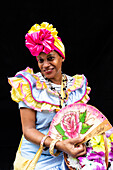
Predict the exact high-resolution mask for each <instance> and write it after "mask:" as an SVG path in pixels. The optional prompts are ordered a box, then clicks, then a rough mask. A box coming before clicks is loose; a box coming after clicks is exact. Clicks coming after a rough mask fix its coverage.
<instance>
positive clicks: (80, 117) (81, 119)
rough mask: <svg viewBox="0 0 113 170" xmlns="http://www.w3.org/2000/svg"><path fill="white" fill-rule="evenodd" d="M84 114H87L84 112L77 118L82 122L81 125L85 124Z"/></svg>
mask: <svg viewBox="0 0 113 170" xmlns="http://www.w3.org/2000/svg"><path fill="white" fill-rule="evenodd" d="M86 113H87V111H85V112H84V113H80V116H79V119H80V122H82V123H84V122H85V118H86Z"/></svg>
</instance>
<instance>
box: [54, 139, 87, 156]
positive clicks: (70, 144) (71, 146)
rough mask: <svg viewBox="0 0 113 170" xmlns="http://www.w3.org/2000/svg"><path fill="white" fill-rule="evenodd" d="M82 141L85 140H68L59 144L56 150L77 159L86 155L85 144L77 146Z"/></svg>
mask: <svg viewBox="0 0 113 170" xmlns="http://www.w3.org/2000/svg"><path fill="white" fill-rule="evenodd" d="M82 141H83V139H82V138H80V137H78V138H74V139H66V140H64V141H60V142H57V143H56V148H57V149H58V150H61V151H63V152H65V153H67V154H69V155H70V156H72V157H74V158H76V157H78V156H82V155H84V154H86V146H85V145H84V144H80V145H77V144H79V143H80V142H82ZM75 145H77V147H75Z"/></svg>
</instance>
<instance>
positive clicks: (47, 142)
mask: <svg viewBox="0 0 113 170" xmlns="http://www.w3.org/2000/svg"><path fill="white" fill-rule="evenodd" d="M52 141H53V139H52V138H51V137H50V136H48V138H46V139H45V141H44V146H46V147H48V148H49V147H50V144H51V142H52Z"/></svg>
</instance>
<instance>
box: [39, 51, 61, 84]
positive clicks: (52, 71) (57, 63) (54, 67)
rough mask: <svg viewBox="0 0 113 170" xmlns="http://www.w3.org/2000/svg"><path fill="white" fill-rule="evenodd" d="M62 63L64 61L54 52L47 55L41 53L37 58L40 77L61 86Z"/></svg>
mask: <svg viewBox="0 0 113 170" xmlns="http://www.w3.org/2000/svg"><path fill="white" fill-rule="evenodd" d="M63 61H64V59H63V58H62V57H61V56H60V55H59V54H58V53H57V52H56V51H52V52H50V53H49V54H45V53H43V52H42V53H40V55H39V56H38V66H39V68H40V71H41V73H42V75H44V76H45V77H46V78H48V79H50V80H51V81H52V82H53V83H56V84H61V79H62V71H61V70H62V62H63Z"/></svg>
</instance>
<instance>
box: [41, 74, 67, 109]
mask: <svg viewBox="0 0 113 170" xmlns="http://www.w3.org/2000/svg"><path fill="white" fill-rule="evenodd" d="M44 78H45V80H46V81H47V82H48V85H49V88H50V89H51V90H52V91H54V92H57V93H58V96H59V99H60V108H62V106H61V100H63V101H64V103H65V106H66V105H67V104H66V98H67V93H66V89H67V76H66V75H65V74H62V82H63V91H64V93H65V97H63V98H62V96H61V93H60V92H58V91H57V90H56V89H55V87H53V86H52V84H51V83H52V81H51V80H49V79H48V78H46V77H45V76H44Z"/></svg>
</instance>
